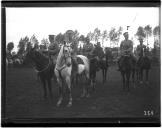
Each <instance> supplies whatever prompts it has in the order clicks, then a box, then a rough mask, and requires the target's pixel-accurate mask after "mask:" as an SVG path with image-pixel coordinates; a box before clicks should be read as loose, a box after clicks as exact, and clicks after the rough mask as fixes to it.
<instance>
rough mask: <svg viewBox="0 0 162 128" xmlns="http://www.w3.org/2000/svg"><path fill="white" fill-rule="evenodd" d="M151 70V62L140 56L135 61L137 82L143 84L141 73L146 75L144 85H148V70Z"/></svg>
mask: <svg viewBox="0 0 162 128" xmlns="http://www.w3.org/2000/svg"><path fill="white" fill-rule="evenodd" d="M150 68H151V61H150V59H149V58H148V57H147V56H142V57H140V58H139V59H138V61H137V80H139V81H140V83H141V84H142V83H143V71H144V70H145V74H146V83H147V84H148V76H149V70H150Z"/></svg>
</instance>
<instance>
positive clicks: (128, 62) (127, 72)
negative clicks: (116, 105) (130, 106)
mask: <svg viewBox="0 0 162 128" xmlns="http://www.w3.org/2000/svg"><path fill="white" fill-rule="evenodd" d="M135 64H136V61H134V60H133V59H132V57H131V56H130V55H124V56H123V60H122V62H121V68H120V72H121V75H122V79H123V90H125V89H126V90H127V91H129V90H130V87H129V86H130V77H131V75H132V80H133V84H134V85H135Z"/></svg>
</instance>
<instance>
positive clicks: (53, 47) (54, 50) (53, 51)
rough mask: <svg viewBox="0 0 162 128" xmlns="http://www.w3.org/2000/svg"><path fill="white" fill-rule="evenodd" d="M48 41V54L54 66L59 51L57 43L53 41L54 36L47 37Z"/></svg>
mask: <svg viewBox="0 0 162 128" xmlns="http://www.w3.org/2000/svg"><path fill="white" fill-rule="evenodd" d="M49 41H50V45H49V47H48V54H49V57H50V59H51V60H52V62H53V64H54V65H55V64H56V60H57V55H58V53H59V50H60V49H59V45H58V43H57V42H55V41H54V35H49Z"/></svg>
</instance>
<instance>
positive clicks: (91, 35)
mask: <svg viewBox="0 0 162 128" xmlns="http://www.w3.org/2000/svg"><path fill="white" fill-rule="evenodd" d="M87 37H88V38H89V40H90V41H92V40H93V38H94V34H93V33H92V32H89V33H88V34H87Z"/></svg>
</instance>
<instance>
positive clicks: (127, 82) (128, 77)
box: [126, 72, 131, 91]
mask: <svg viewBox="0 0 162 128" xmlns="http://www.w3.org/2000/svg"><path fill="white" fill-rule="evenodd" d="M130 75H131V72H128V73H127V74H126V78H127V80H126V86H127V91H129V90H130V89H129V83H130V82H129V81H130Z"/></svg>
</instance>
